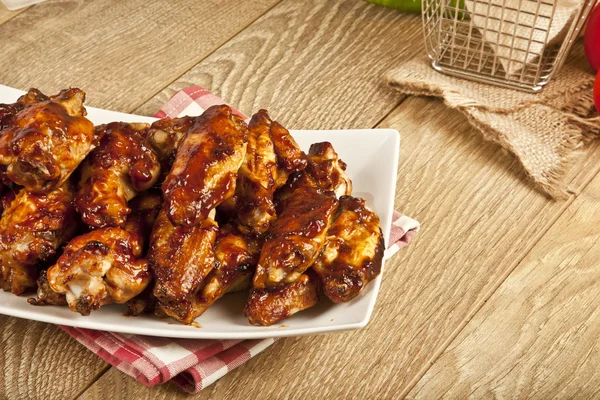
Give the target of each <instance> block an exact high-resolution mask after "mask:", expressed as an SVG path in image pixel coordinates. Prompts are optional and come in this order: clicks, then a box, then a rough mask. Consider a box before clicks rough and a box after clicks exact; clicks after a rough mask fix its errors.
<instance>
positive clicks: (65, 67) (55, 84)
mask: <svg viewBox="0 0 600 400" xmlns="http://www.w3.org/2000/svg"><path fill="white" fill-rule="evenodd" d="M278 1H279V0H250V1H244V2H239V1H235V0H225V1H217V0H211V1H191V0H188V1H180V2H177V3H176V5H174V6H169V7H167V6H166V3H165V2H163V1H158V0H134V1H111V0H101V1H64V2H49V3H41V4H38V5H36V6H34V7H31V8H30V9H28V10H27V11H25V12H23V13H21V14H20V15H18V16H16V17H14V18H13V19H11V20H10V21H8V22H6V23H4V24H2V25H0V38H2V41H1V42H0V43H1V44H2V57H1V58H0V82H1V83H2V84H5V85H9V86H13V87H17V88H20V89H28V88H29V87H38V88H40V89H42V90H43V91H45V92H48V93H53V92H56V91H58V90H59V89H61V88H63V87H65V86H69V85H70V86H78V87H81V88H82V89H83V90H85V91H86V92H87V93H88V104H90V105H93V106H98V107H104V108H110V109H115V110H118V111H131V110H133V109H134V108H136V107H137V106H138V105H139V104H141V103H143V102H144V101H145V100H147V99H149V98H151V97H152V96H153V95H154V94H155V93H157V92H159V91H160V90H161V89H162V88H164V87H165V86H166V85H167V84H168V83H169V82H172V81H173V80H175V79H177V77H179V76H180V75H181V74H183V73H184V72H185V71H187V70H188V69H189V68H190V67H192V66H193V65H194V64H196V63H197V62H198V61H199V60H201V59H203V58H204V57H206V55H208V54H210V53H211V52H212V51H213V50H214V49H216V48H217V47H219V46H220V45H221V44H222V43H224V42H225V41H227V40H228V39H229V38H231V37H232V36H233V35H235V34H236V33H238V32H239V31H240V30H241V29H243V28H244V27H245V26H247V25H248V24H249V23H251V22H252V21H254V20H255V19H256V18H257V17H259V16H260V15H262V14H263V13H264V12H265V11H266V10H268V9H269V8H270V7H272V6H273V5H274V4H276V3H277V2H278Z"/></svg>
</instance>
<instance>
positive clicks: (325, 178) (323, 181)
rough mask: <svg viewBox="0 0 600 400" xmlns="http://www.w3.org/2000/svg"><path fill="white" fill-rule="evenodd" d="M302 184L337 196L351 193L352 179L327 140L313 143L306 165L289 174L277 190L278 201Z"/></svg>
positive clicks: (344, 164)
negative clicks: (286, 180) (302, 168)
mask: <svg viewBox="0 0 600 400" xmlns="http://www.w3.org/2000/svg"><path fill="white" fill-rule="evenodd" d="M302 186H313V187H318V188H321V189H324V190H331V191H333V192H335V194H336V196H337V197H340V196H345V195H350V194H351V193H352V181H351V180H350V178H349V177H348V174H346V163H345V162H344V161H342V160H341V159H340V158H339V156H338V154H337V153H336V151H335V150H334V148H333V146H332V145H331V143H329V142H321V143H314V144H312V145H311V146H310V149H309V151H308V165H307V166H306V169H304V170H303V171H301V172H297V173H294V174H293V175H292V176H290V178H289V180H288V182H287V184H286V185H285V186H284V187H282V188H281V190H280V191H278V192H277V200H278V201H279V202H282V201H284V200H285V199H286V198H288V197H289V196H290V195H291V194H292V193H293V192H294V190H296V189H297V188H299V187H302Z"/></svg>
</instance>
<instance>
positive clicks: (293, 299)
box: [244, 270, 319, 326]
mask: <svg viewBox="0 0 600 400" xmlns="http://www.w3.org/2000/svg"><path fill="white" fill-rule="evenodd" d="M318 301H319V280H318V278H317V277H316V276H315V275H314V272H312V271H310V270H309V271H307V273H306V274H302V275H300V276H299V277H298V279H297V280H296V281H294V282H291V283H287V284H285V285H283V286H281V287H279V288H267V289H256V288H255V289H252V290H251V291H250V296H249V297H248V301H247V302H246V305H245V307H244V315H245V316H246V317H248V321H250V323H251V324H252V325H265V326H266V325H273V324H275V323H277V322H279V321H281V320H283V319H285V318H288V317H290V316H292V315H293V314H295V313H297V312H299V311H302V310H305V309H307V308H309V307H312V306H314V305H315V304H317V302H318Z"/></svg>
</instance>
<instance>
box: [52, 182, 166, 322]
mask: <svg viewBox="0 0 600 400" xmlns="http://www.w3.org/2000/svg"><path fill="white" fill-rule="evenodd" d="M147 196H148V197H147V198H138V199H136V200H138V201H137V206H136V208H134V211H133V212H132V213H131V214H130V216H129V218H128V219H127V222H126V224H125V226H124V228H112V227H109V228H100V229H96V230H93V231H91V232H88V233H85V234H83V235H80V236H77V237H76V238H74V239H73V240H71V241H70V242H69V244H68V245H67V246H66V247H65V249H64V252H63V254H62V255H61V256H60V257H59V259H58V261H57V262H56V264H55V265H53V266H52V267H50V268H49V269H48V272H47V275H48V283H49V286H50V288H51V289H52V290H53V291H54V292H56V293H58V294H64V295H66V299H67V302H68V304H69V308H70V309H71V310H73V311H75V312H78V313H80V314H81V315H89V314H90V313H91V312H92V311H93V310H98V309H99V308H100V307H101V306H103V305H105V304H110V303H118V304H123V303H126V302H127V301H129V300H131V299H132V298H134V297H135V296H137V295H138V294H140V293H141V292H142V291H143V290H144V289H145V288H146V286H148V284H149V283H150V279H151V275H150V271H149V270H148V260H147V259H144V258H142V256H143V249H144V246H145V244H146V243H145V242H147V235H148V232H149V231H150V227H151V226H152V223H153V222H154V221H153V220H154V218H155V216H156V214H157V213H158V210H159V209H160V202H161V199H160V195H158V194H148V195H147Z"/></svg>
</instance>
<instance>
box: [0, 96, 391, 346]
mask: <svg viewBox="0 0 600 400" xmlns="http://www.w3.org/2000/svg"><path fill="white" fill-rule="evenodd" d="M22 93H23V92H21V91H19V90H16V89H12V88H9V87H6V86H2V85H0V103H11V102H14V101H15V100H16V99H17V98H18V97H19V96H20V95H21V94H22ZM87 109H88V118H89V119H90V120H91V121H92V122H94V123H95V124H101V123H107V122H110V121H126V122H152V121H154V120H155V119H154V118H149V117H141V116H135V115H130V114H123V113H118V112H113V111H107V110H101V109H96V108H92V107H87ZM291 132H292V135H293V136H294V138H295V139H296V141H297V142H298V144H299V145H300V147H302V149H304V150H305V151H306V150H308V147H309V146H310V144H311V143H315V142H322V141H329V142H331V143H332V144H333V146H334V147H335V149H336V150H337V152H338V153H339V154H340V157H341V158H342V159H343V160H344V161H345V162H346V163H347V164H348V174H349V176H350V178H351V179H352V182H353V186H354V191H353V195H355V196H357V197H362V198H364V199H366V200H367V204H368V206H369V207H371V208H372V209H373V210H375V211H376V212H377V214H378V215H379V217H380V218H381V227H382V229H383V233H384V236H385V239H386V243H387V242H388V239H389V235H390V228H391V224H392V213H393V209H394V195H395V192H396V190H395V188H396V171H397V166H398V154H399V149H400V136H399V134H398V132H397V131H396V130H393V129H351V130H331V131H311V130H305V131H291ZM380 283H381V276H379V277H378V278H377V279H375V280H374V281H373V282H371V283H370V284H369V285H368V286H367V288H366V289H365V290H364V291H363V292H362V293H361V295H360V296H358V297H357V298H355V299H354V300H352V301H350V302H348V303H345V304H333V303H331V302H330V301H329V300H328V299H327V298H323V299H322V300H321V301H320V302H319V304H318V305H317V306H315V307H313V308H310V309H308V310H306V311H303V312H300V313H298V314H296V315H294V316H292V317H291V318H288V319H286V320H284V321H282V322H281V323H280V324H277V325H274V326H270V327H257V326H251V325H249V324H248V320H247V319H246V318H245V317H244V316H243V314H242V308H243V305H244V301H245V299H246V296H247V295H246V294H244V293H235V294H230V295H226V296H225V297H224V298H222V299H220V300H219V301H218V302H217V303H216V304H214V305H213V306H212V307H210V308H209V309H208V310H207V311H206V312H205V313H204V314H203V315H201V316H200V317H199V318H198V319H197V320H196V322H197V323H198V324H199V327H194V326H185V325H182V324H179V323H176V322H174V321H172V320H169V319H159V318H156V317H154V316H152V315H148V316H141V317H135V318H133V317H125V316H124V315H123V313H124V311H125V308H124V306H120V305H110V306H105V307H102V309H101V310H100V311H96V312H93V313H92V315H91V316H89V317H82V316H80V315H79V314H76V313H74V312H71V311H70V310H69V309H68V308H66V307H57V306H44V307H35V306H31V305H29V304H28V303H27V296H21V297H17V296H14V295H12V294H10V293H5V292H2V291H0V314H6V315H11V316H14V317H19V318H27V319H31V320H36V321H43V322H49V323H52V324H60V325H70V326H75V327H81V328H89V329H98V330H104V331H113V332H123V333H132V334H140V335H150V336H164V337H180V338H198V339H200V338H203V339H208V338H210V339H254V338H267V337H276V336H297V335H306V334H313V333H320V332H331V331H340V330H350V329H360V328H362V327H364V326H365V325H366V324H367V322H369V318H370V316H371V312H372V311H373V307H374V306H375V300H376V298H377V292H378V291H379V285H380ZM322 297H324V296H322Z"/></svg>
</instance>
